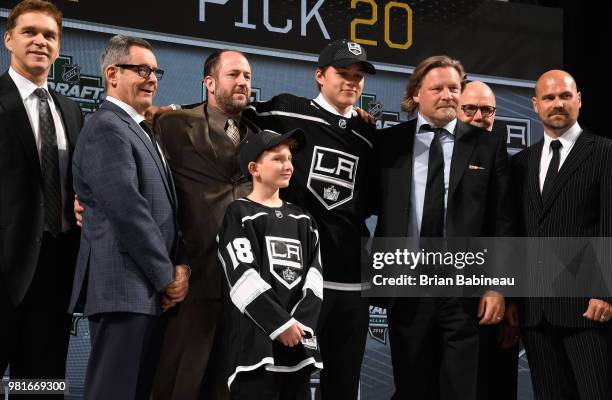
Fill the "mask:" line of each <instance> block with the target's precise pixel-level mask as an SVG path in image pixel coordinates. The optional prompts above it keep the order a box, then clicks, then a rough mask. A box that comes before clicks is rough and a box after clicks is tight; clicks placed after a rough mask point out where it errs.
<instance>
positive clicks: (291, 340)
mask: <svg viewBox="0 0 612 400" xmlns="http://www.w3.org/2000/svg"><path fill="white" fill-rule="evenodd" d="M302 336H304V330H303V329H302V326H301V325H300V323H299V322H296V323H294V324H293V325H291V326H290V327H289V328H287V329H286V330H285V331H284V332H283V333H281V334H280V335H278V337H277V339H278V340H279V341H280V342H281V343H282V344H284V345H285V346H287V347H293V346H296V345H297V344H298V343H300V340H302Z"/></svg>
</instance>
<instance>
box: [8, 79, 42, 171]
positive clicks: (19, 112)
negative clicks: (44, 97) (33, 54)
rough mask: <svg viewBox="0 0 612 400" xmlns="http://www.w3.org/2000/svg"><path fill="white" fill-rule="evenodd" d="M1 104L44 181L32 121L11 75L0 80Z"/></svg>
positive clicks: (28, 156)
mask: <svg viewBox="0 0 612 400" xmlns="http://www.w3.org/2000/svg"><path fill="white" fill-rule="evenodd" d="M0 93H1V94H2V95H1V97H0V103H2V106H3V108H4V114H5V115H6V117H7V120H9V121H11V125H12V126H11V131H14V132H16V134H17V137H19V140H20V141H21V144H22V146H23V151H24V152H25V154H26V157H27V158H28V160H29V161H30V163H31V164H32V165H36V166H37V167H38V168H35V170H36V171H37V175H38V177H39V178H40V179H41V180H42V172H41V170H40V159H39V157H38V149H37V148H36V141H35V140H34V131H33V129H32V125H30V119H29V118H28V114H27V113H26V109H25V106H24V105H23V101H22V100H21V96H20V95H19V90H17V86H16V85H15V82H13V79H11V77H10V75H9V74H8V72H7V73H5V74H4V75H2V77H1V78H0Z"/></svg>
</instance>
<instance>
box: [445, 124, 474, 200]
mask: <svg viewBox="0 0 612 400" xmlns="http://www.w3.org/2000/svg"><path fill="white" fill-rule="evenodd" d="M476 141H477V135H475V134H473V132H472V130H471V129H470V127H469V126H468V125H465V124H463V123H461V121H457V126H456V128H455V144H454V146H453V156H452V158H451V168H450V177H449V184H448V186H449V188H448V200H447V202H448V203H450V201H451V198H452V196H453V194H454V193H455V190H456V189H457V186H459V182H461V178H463V174H464V173H465V171H467V168H468V162H469V161H470V156H471V155H472V153H473V152H474V147H476Z"/></svg>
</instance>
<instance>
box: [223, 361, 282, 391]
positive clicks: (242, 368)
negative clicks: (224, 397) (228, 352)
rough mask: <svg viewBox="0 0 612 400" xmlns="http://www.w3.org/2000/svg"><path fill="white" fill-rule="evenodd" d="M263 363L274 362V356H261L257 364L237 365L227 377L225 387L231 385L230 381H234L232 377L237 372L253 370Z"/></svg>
mask: <svg viewBox="0 0 612 400" xmlns="http://www.w3.org/2000/svg"><path fill="white" fill-rule="evenodd" d="M265 364H274V358H273V357H265V358H262V359H261V361H260V362H258V363H257V364H253V365H239V366H237V367H236V370H235V371H234V373H233V374H232V375H231V376H230V377H229V378H228V379H227V387H228V388H230V387H231V386H232V382H233V381H234V379H235V378H236V375H237V374H238V373H239V372H248V371H253V370H255V369H257V368H259V367H261V366H262V365H265Z"/></svg>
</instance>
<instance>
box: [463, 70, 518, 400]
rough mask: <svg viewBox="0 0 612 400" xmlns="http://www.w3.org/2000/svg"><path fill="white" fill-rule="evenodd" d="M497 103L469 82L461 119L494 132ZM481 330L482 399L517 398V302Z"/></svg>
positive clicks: (484, 89)
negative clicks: (499, 318) (496, 323)
mask: <svg viewBox="0 0 612 400" xmlns="http://www.w3.org/2000/svg"><path fill="white" fill-rule="evenodd" d="M495 104H496V103H495V94H494V93H493V90H491V88H490V87H489V86H488V85H487V84H486V83H484V82H481V81H472V82H468V83H466V84H465V85H464V87H463V90H462V91H461V97H460V98H459V107H458V108H457V118H459V120H460V121H462V122H465V123H466V124H470V125H474V126H477V127H479V128H483V129H485V130H487V131H489V132H491V131H492V130H493V123H494V122H495V108H496V107H495ZM506 300H507V299H506ZM479 330H480V338H479V341H480V347H479V354H478V357H479V358H478V398H479V399H481V400H489V399H491V398H495V399H497V400H506V399H507V400H516V394H517V378H518V354H519V345H518V339H519V336H518V313H517V307H516V304H515V303H514V302H508V301H506V312H505V315H504V319H503V320H502V322H501V323H500V324H498V325H481V326H480V328H479Z"/></svg>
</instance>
